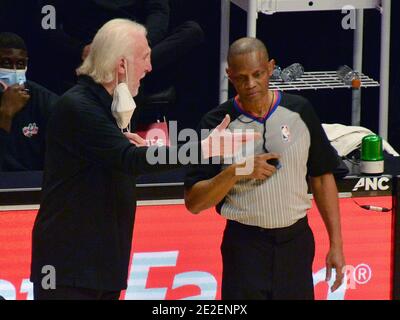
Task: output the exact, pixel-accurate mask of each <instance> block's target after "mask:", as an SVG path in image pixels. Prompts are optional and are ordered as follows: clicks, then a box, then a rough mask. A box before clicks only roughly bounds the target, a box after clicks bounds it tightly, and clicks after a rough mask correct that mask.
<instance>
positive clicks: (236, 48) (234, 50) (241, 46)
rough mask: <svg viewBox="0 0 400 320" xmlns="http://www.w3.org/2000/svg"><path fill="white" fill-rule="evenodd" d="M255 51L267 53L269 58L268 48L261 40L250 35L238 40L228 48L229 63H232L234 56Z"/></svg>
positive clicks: (266, 56) (266, 55)
mask: <svg viewBox="0 0 400 320" xmlns="http://www.w3.org/2000/svg"><path fill="white" fill-rule="evenodd" d="M254 51H260V52H263V53H265V58H266V59H267V60H269V55H268V50H267V48H266V46H265V45H264V43H263V42H262V41H261V40H259V39H257V38H250V37H246V38H240V39H238V40H236V41H235V42H233V43H232V44H231V46H230V47H229V50H228V65H229V64H230V63H231V61H232V58H233V57H235V56H238V55H242V54H246V53H250V52H254Z"/></svg>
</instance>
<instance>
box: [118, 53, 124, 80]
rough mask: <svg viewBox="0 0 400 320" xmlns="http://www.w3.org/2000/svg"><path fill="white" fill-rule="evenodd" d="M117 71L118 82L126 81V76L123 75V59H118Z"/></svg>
mask: <svg viewBox="0 0 400 320" xmlns="http://www.w3.org/2000/svg"><path fill="white" fill-rule="evenodd" d="M117 72H118V79H119V82H126V79H125V78H126V76H125V63H124V59H123V58H121V59H119V60H118V63H117Z"/></svg>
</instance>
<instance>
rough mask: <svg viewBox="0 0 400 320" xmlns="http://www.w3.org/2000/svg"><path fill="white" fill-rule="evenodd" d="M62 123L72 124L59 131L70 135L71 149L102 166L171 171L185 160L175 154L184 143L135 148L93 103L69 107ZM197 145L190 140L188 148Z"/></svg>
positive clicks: (134, 171)
mask: <svg viewBox="0 0 400 320" xmlns="http://www.w3.org/2000/svg"><path fill="white" fill-rule="evenodd" d="M66 123H72V126H71V129H70V130H71V131H70V132H69V133H68V132H63V133H61V134H72V135H73V139H72V143H71V144H72V145H73V148H74V152H75V153H76V154H77V155H78V156H79V157H83V158H85V159H86V160H88V161H91V162H95V163H98V164H100V165H102V166H104V167H107V168H113V169H116V170H119V171H122V172H125V173H127V174H133V175H139V174H144V173H155V172H160V171H166V170H171V169H175V168H178V167H180V166H181V165H184V164H187V163H186V162H185V160H186V159H184V161H179V159H178V157H177V156H175V155H177V154H178V152H179V150H180V149H181V148H188V144H185V145H183V146H177V147H157V146H152V147H136V146H135V145H134V144H132V143H130V142H129V140H128V139H127V138H126V137H125V135H124V134H123V133H122V132H121V131H120V130H119V129H118V128H117V127H116V125H115V124H114V122H113V120H112V119H111V118H110V117H109V116H107V115H106V114H105V113H104V112H99V109H98V108H95V107H93V106H90V105H87V106H79V107H78V108H73V114H72V119H71V120H70V121H66ZM60 141H64V139H62V140H60ZM198 146H199V144H198V143H193V144H192V145H191V146H190V147H191V150H198ZM67 147H71V146H67ZM170 155H172V157H170Z"/></svg>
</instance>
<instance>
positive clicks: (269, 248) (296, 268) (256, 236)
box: [221, 218, 315, 300]
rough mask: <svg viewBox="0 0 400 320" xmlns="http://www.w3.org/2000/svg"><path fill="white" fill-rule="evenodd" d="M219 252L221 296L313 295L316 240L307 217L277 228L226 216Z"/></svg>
mask: <svg viewBox="0 0 400 320" xmlns="http://www.w3.org/2000/svg"><path fill="white" fill-rule="evenodd" d="M221 253H222V259H223V275H222V299H223V300H233V299H252V300H264V299H268V300H312V299H314V286H313V278H312V262H313V260H314V253H315V243H314V236H313V234H312V231H311V229H310V227H309V225H308V222H307V218H303V219H300V220H299V221H298V222H296V223H295V224H294V225H292V226H290V227H287V228H278V229H263V228H259V227H253V226H248V225H244V224H241V223H238V222H235V221H231V220H228V222H227V225H226V228H225V231H224V237H223V241H222V245H221Z"/></svg>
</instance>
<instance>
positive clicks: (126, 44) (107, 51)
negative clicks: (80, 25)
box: [76, 19, 147, 83]
mask: <svg viewBox="0 0 400 320" xmlns="http://www.w3.org/2000/svg"><path fill="white" fill-rule="evenodd" d="M137 34H142V35H144V36H146V35H147V31H146V28H145V27H144V26H143V25H141V24H139V23H137V22H134V21H131V20H128V19H113V20H110V21H108V22H107V23H105V24H104V25H103V26H102V27H101V28H100V29H99V31H97V33H96V35H95V37H94V39H93V41H92V43H91V45H90V51H89V55H88V56H87V57H86V59H85V60H84V62H83V63H82V65H81V66H80V67H79V68H78V69H77V70H76V73H77V75H88V76H90V77H91V78H93V80H94V81H95V82H97V83H110V82H111V81H113V80H114V79H115V68H116V66H117V63H118V60H119V59H121V58H123V57H125V58H127V57H128V56H132V55H133V54H134V52H132V48H133V47H134V44H135V35H137Z"/></svg>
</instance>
